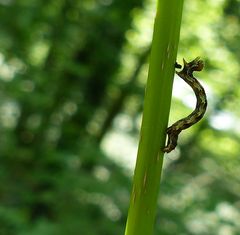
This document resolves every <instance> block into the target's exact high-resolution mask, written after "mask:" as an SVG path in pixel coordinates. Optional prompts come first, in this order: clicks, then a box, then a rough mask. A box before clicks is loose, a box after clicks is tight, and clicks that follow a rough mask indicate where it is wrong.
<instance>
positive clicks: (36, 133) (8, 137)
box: [0, 0, 240, 235]
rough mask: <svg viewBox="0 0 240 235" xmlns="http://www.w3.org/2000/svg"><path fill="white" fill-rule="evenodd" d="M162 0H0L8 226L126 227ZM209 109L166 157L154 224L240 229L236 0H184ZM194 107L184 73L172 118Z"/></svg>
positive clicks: (239, 19)
mask: <svg viewBox="0 0 240 235" xmlns="http://www.w3.org/2000/svg"><path fill="white" fill-rule="evenodd" d="M155 10H156V0H144V1H143V0H48V1H43V0H0V235H43V234H44V235H55V234H56V235H63V234H64V235H65V234H68V235H113V234H124V226H125V222H126V217H127V210H128V205H129V197H130V192H131V181H132V174H133V168H134V163H135V159H136V151H137V145H138V137H139V129H140V125H141V114H142V109H143V98H144V89H145V84H146V77H147V69H148V53H149V47H150V43H151V37H152V28H153V20H154V14H155ZM196 56H201V58H202V59H203V60H204V61H205V69H204V71H203V72H201V73H196V76H197V77H198V78H199V79H200V80H201V82H202V84H203V85H204V87H205V88H206V92H207V96H208V100H209V101H208V102H209V106H208V110H207V114H206V117H205V118H204V119H203V121H201V122H200V123H199V124H197V125H195V126H194V127H192V128H191V129H189V130H187V131H185V132H183V133H182V134H181V136H180V140H179V146H178V148H177V149H176V150H175V151H174V152H172V153H171V154H168V156H166V157H165V160H164V172H163V178H162V183H161V195H160V196H159V200H158V207H159V208H158V212H157V218H156V229H155V234H161V235H173V234H178V235H190V234H192V235H215V234H216V235H239V234H240V223H239V221H240V154H239V153H240V145H239V141H240V119H239V116H240V101H239V99H240V86H239V85H240V62H239V61H240V1H239V0H217V1H216V0H195V1H191V0H185V6H184V12H183V21H182V27H181V38H180V43H179V52H178V62H181V61H182V58H183V57H184V58H185V59H186V60H187V61H189V60H191V59H194V58H195V57H196ZM194 106H195V97H194V95H193V93H192V91H191V89H190V88H189V87H188V86H187V85H186V84H185V83H184V82H182V81H181V79H180V78H177V77H176V78H175V82H174V90H173V101H172V107H171V115H170V123H172V122H174V121H176V120H178V119H179V118H182V117H184V116H186V115H187V114H189V113H190V112H191V110H192V109H193V107H194Z"/></svg>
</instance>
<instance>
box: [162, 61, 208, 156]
mask: <svg viewBox="0 0 240 235" xmlns="http://www.w3.org/2000/svg"><path fill="white" fill-rule="evenodd" d="M183 65H184V67H183V69H182V70H181V71H180V72H176V73H177V75H178V76H179V77H181V78H182V79H183V80H184V81H185V82H186V83H187V84H188V85H189V86H191V88H192V89H193V91H194V93H195V95H196V98H197V103H196V107H195V109H194V111H193V112H192V113H191V114H189V115H188V116H187V117H185V118H182V119H180V120H178V121H177V122H175V123H174V124H173V125H172V126H170V127H168V128H167V135H168V141H167V145H166V146H165V147H164V148H163V152H166V153H169V152H171V151H172V150H174V149H175V148H176V146H177V140H178V135H179V134H180V132H181V131H182V130H185V129H187V128H189V127H190V126H192V125H194V124H195V123H197V122H199V121H200V120H201V119H202V117H203V115H204V114H205V112H206V109H207V97H206V93H205V91H204V88H203V87H202V86H201V84H200V83H199V81H198V80H197V79H196V78H195V77H194V76H193V72H194V71H201V70H202V69H203V67H204V64H203V61H202V60H200V57H197V58H196V59H194V60H192V61H191V62H189V63H188V62H186V61H185V60H184V59H183ZM175 67H176V68H179V65H178V64H176V65H175Z"/></svg>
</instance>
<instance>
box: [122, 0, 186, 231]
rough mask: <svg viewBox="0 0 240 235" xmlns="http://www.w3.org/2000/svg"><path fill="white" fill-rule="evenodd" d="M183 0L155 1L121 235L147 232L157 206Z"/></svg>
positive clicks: (150, 229) (151, 224) (151, 225)
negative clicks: (122, 234) (132, 170)
mask: <svg viewBox="0 0 240 235" xmlns="http://www.w3.org/2000/svg"><path fill="white" fill-rule="evenodd" d="M182 8H183V0H159V1H158V7H157V14H156V18H155V23H154V32H153V40H152V49H151V55H150V64H149V72H148V80H147V87H146V94H145V100H144V110H143V120H142V127H141V133H140V141H139V146H138V156H137V163H136V168H135V173H134V179H133V188H132V195H131V200H130V208H129V212H128V219H127V224H126V230H125V235H151V234H152V233H153V225H154V220H155V214H156V207H157V197H158V191H159V185H160V178H161V171H162V163H163V152H162V150H161V149H162V148H163V147H164V145H165V139H166V128H167V124H168V117H169V110H170V103H171V94H172V84H173V77H174V71H175V66H174V65H175V61H176V55H177V47H178V42H179V33H180V25H181V18H182Z"/></svg>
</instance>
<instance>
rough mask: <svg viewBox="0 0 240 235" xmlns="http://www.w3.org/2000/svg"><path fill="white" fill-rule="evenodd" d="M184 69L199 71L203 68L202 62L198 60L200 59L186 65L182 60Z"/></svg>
mask: <svg viewBox="0 0 240 235" xmlns="http://www.w3.org/2000/svg"><path fill="white" fill-rule="evenodd" d="M183 63H184V67H186V68H188V69H190V70H191V71H192V72H193V71H201V70H202V69H203V67H204V63H203V61H202V60H201V59H200V57H197V58H195V59H194V60H192V61H191V62H189V63H187V62H186V60H184V59H183Z"/></svg>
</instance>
